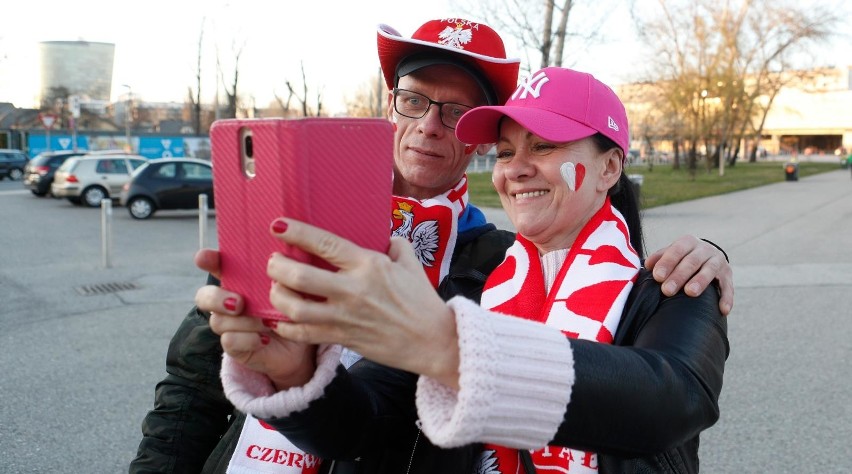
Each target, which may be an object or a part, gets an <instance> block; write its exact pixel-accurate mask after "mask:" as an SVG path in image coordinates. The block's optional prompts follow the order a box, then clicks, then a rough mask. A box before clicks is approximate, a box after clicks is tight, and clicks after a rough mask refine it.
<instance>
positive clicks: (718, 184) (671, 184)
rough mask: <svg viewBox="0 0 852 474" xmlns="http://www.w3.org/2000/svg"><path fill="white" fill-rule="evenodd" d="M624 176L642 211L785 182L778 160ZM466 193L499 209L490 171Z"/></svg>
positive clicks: (815, 166) (811, 167)
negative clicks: (637, 179)
mask: <svg viewBox="0 0 852 474" xmlns="http://www.w3.org/2000/svg"><path fill="white" fill-rule="evenodd" d="M836 169H838V164H837V163H821V162H820V163H816V162H799V178H802V177H805V176H809V175H813V174H817V173H824V172H827V171H834V170H836ZM627 173H628V174H641V175H642V176H643V177H644V178H643V182H642V188H641V191H640V196H641V202H642V208H643V209H648V208H652V207H656V206H663V205H665V204H672V203H675V202H680V201H689V200H691V199H697V198H702V197H706V196H713V195H716V194H724V193H730V192H733V191H739V190H742V189H748V188H754V187H757V186H763V185H765V184H770V183H775V182H778V181H784V180H785V179H786V177H785V174H784V163H783V162H780V161H763V162H758V163H740V162H738V163H737V164H736V166H733V167H731V166H726V167H725V176H719V170H718V169H713V170H711V171H709V172H708V171H707V169H706V168H704V167H703V166H699V168H698V169H697V170H696V171H695V176H694V177H691V176H690V175H689V172H688V171H687V170H686V169H685V167H683V166H681V169H679V170H673V169H672V167H671V165H654V169H653V170H649V169H648V167H647V166H645V165H633V166H629V167H628V168H627ZM468 190H469V192H470V201H471V202H472V203H473V204H476V205H477V206H483V207H500V198H498V197H497V193H496V192H495V191H494V188H493V186H492V185H491V173H490V172H488V173H470V174H468Z"/></svg>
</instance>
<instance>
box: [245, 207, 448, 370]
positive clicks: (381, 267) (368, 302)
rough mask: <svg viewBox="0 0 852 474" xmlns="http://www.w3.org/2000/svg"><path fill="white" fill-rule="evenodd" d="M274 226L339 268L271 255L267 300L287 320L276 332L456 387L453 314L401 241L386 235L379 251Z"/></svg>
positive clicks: (297, 226) (304, 227) (304, 229)
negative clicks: (386, 246) (385, 244)
mask: <svg viewBox="0 0 852 474" xmlns="http://www.w3.org/2000/svg"><path fill="white" fill-rule="evenodd" d="M282 223H283V224H284V225H282ZM274 227H275V228H276V229H279V230H280V229H282V228H283V229H285V230H283V231H281V232H279V233H275V232H274V231H273V234H274V235H276V236H277V237H278V238H280V239H281V240H282V241H283V242H285V243H287V244H290V245H293V246H295V247H298V248H300V249H302V250H304V251H305V252H308V253H311V254H314V255H316V256H319V257H321V258H323V259H324V260H326V261H327V262H329V263H330V264H332V265H334V266H335V267H337V268H338V269H339V270H338V271H337V272H332V271H328V270H325V269H321V268H317V267H314V266H312V265H309V264H306V263H302V262H299V261H296V260H293V259H290V258H287V257H285V256H283V255H281V254H277V253H276V254H273V256H272V257H270V259H269V265H268V267H267V274H268V275H269V277H270V278H272V279H273V280H274V282H275V284H273V286H272V290H271V292H270V301H271V302H272V304H273V306H275V308H276V309H278V311H280V312H281V313H282V314H285V315H287V317H289V319H290V322H280V323H279V324H278V326H277V328H276V332H277V333H278V334H279V335H281V336H282V337H284V338H286V339H289V340H292V341H299V342H303V343H310V344H319V343H334V344H341V345H343V346H346V347H348V348H350V349H352V350H354V351H356V352H358V353H360V354H361V355H363V356H365V357H367V358H368V359H371V360H373V361H375V362H378V363H381V364H385V365H389V366H393V367H396V368H400V369H403V370H408V371H411V372H415V373H419V374H424V375H428V376H431V377H434V378H436V379H438V380H439V381H442V382H444V383H447V384H448V385H450V386H455V385H457V378H458V340H457V335H456V328H455V319H454V316H453V314H452V311H451V310H450V309H449V308H448V307H447V305H446V304H445V303H444V302H443V301H442V300H441V298H440V297H439V296H438V295H437V293H436V292H435V289H434V288H433V287H432V285H431V284H430V283H429V280H428V279H427V277H426V274H425V272H424V271H423V267H422V266H421V264H420V262H419V261H418V260H417V258H416V257H415V256H414V251H413V249H412V248H411V244H410V243H409V242H408V241H407V240H405V239H402V238H392V239H391V242H390V248H389V250H388V253H387V254H386V255H385V254H382V253H379V252H375V251H372V250H368V249H365V248H362V247H359V246H358V245H356V244H354V243H352V242H350V241H348V240H346V239H343V238H341V237H339V236H336V235H334V234H331V233H329V232H326V231H324V230H322V229H319V228H317V227H313V226H310V225H308V224H305V223H302V222H299V221H295V220H291V219H279V220H278V221H276V225H275V226H274ZM247 344H251V342H250V341H249V342H247Z"/></svg>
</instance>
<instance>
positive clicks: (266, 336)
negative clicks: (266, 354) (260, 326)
mask: <svg viewBox="0 0 852 474" xmlns="http://www.w3.org/2000/svg"><path fill="white" fill-rule="evenodd" d="M258 335H259V336H260V343H261V344H263V345H264V346H265V345H267V344H269V334H258Z"/></svg>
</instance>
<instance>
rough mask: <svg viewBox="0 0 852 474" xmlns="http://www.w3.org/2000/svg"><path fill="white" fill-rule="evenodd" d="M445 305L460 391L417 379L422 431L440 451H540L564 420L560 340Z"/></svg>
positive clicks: (467, 306)
mask: <svg viewBox="0 0 852 474" xmlns="http://www.w3.org/2000/svg"><path fill="white" fill-rule="evenodd" d="M448 304H449V306H450V308H451V309H452V310H453V311H454V312H455V315H456V327H457V331H458V338H459V387H460V390H458V391H456V390H454V389H451V388H449V387H447V386H445V385H442V384H440V383H438V382H436V381H435V380H434V379H430V378H428V377H420V380H419V381H418V383H417V413H418V415H419V416H420V421H421V423H422V429H423V433H424V434H425V435H426V436H428V437H429V439H430V440H431V441H432V442H433V443H435V444H436V445H438V446H441V447H445V448H451V447H457V446H463V445H466V444H470V443H474V442H482V443H493V444H499V445H502V446H507V447H513V448H525V449H534V448H540V447H542V446H545V445H546V444H547V442H548V441H550V440H551V439H553V437H554V435H555V434H556V430H557V428H558V427H559V425H560V423H561V422H562V420H563V418H564V416H565V412H566V410H567V408H568V402H569V401H570V399H571V388H572V386H573V385H574V358H573V354H572V352H571V345H570V343H569V342H568V339H567V338H566V336H565V335H564V334H562V332H561V331H559V330H558V329H554V328H550V327H547V326H545V325H543V324H540V323H536V322H533V321H528V320H524V319H520V318H516V317H512V316H506V315H502V314H499V313H493V312H490V311H487V310H485V309H483V308H482V307H480V306H479V305H477V304H476V303H474V302H473V301H470V300H468V299H465V298H462V297H455V298H453V299H451V300H450V301H449V303H448Z"/></svg>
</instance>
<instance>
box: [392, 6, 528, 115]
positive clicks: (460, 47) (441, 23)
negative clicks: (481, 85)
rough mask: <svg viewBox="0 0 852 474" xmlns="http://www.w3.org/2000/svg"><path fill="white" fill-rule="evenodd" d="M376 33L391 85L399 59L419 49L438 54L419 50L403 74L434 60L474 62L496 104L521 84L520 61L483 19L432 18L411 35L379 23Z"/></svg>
mask: <svg viewBox="0 0 852 474" xmlns="http://www.w3.org/2000/svg"><path fill="white" fill-rule="evenodd" d="M376 37H377V41H378V50H379V62H380V63H381V65H382V72H383V74H384V76H385V83H386V84H387V86H388V88H389V89H390V88H393V87H394V86H395V85H396V82H395V80H396V76H397V73H398V71H397V68H398V67H399V63H400V61H402V60H403V59H405V58H408V57H410V56H412V55H413V54H417V53H434V55H435V56H434V57H433V56H432V55H431V54H426V55H423V54H419V55H418V56H417V58H418V60H417V62H416V65H415V66H411V65H409V66H407V67H408V70H407V71H405V73H404V74H402V75H405V74H408V73H411V72H413V71H414V70H416V69H419V68H421V67H425V66H428V65H433V64H454V65H457V66H458V65H461V64H467V65H472V66H473V67H474V68H475V71H476V72H477V73H478V74H476V73H473V75H474V77H475V78H476V79H477V80H480V77H477V76H478V75H481V76H482V77H481V78H482V79H484V80H485V81H487V83H488V84H489V85H490V86H491V88H492V89H493V90H494V92H495V93H496V95H497V97H496V100H497V104H503V103H504V102H506V100H508V99H509V96H510V95H512V92H514V91H515V88H516V87H517V85H518V71H519V69H520V65H521V61H520V60H519V59H516V58H511V59H508V58H506V49H505V47H504V46H503V40H502V39H501V38H500V35H498V34H497V32H496V31H494V30H493V29H491V27H489V26H487V25H483V24H482V23H474V22H472V21H469V20H464V19H460V18H447V19H442V20H431V21H428V22H426V23H424V24H423V26H421V27H420V28H418V29H417V31H415V32H414V34H413V35H411V38H410V39H409V38H404V37H403V36H402V35H401V34H399V32H398V31H396V30H395V29H393V28H391V27H390V26H387V25H379V28H378V31H377V35H376ZM444 53H446V54H444ZM459 60H461V63H460V62H459ZM467 72H471V71H470V70H468V71H467Z"/></svg>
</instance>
